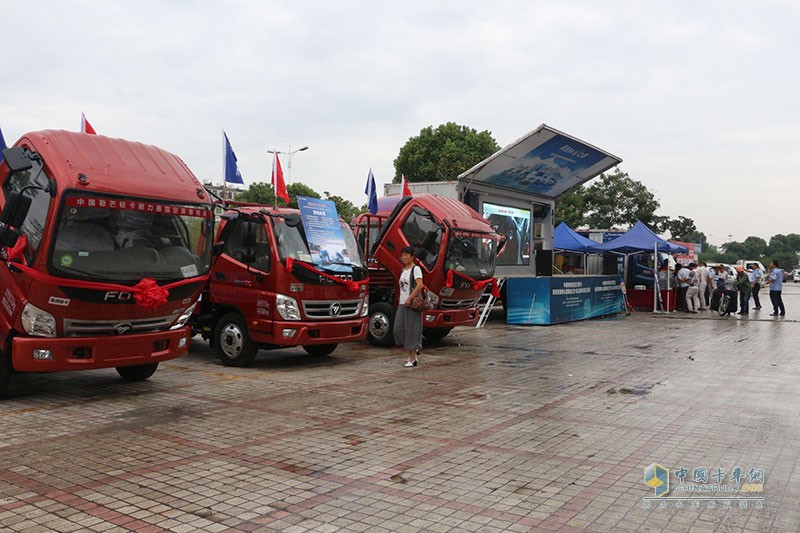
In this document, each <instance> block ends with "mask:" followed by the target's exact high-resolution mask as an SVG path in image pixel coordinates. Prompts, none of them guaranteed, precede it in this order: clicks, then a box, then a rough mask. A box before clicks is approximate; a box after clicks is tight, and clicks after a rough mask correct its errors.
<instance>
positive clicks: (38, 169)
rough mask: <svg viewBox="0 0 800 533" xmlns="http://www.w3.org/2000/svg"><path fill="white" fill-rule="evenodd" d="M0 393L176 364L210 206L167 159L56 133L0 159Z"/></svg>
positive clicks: (196, 289)
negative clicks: (26, 380)
mask: <svg viewBox="0 0 800 533" xmlns="http://www.w3.org/2000/svg"><path fill="white" fill-rule="evenodd" d="M0 176H1V177H2V186H3V191H2V208H3V209H2V214H0V247H1V248H2V252H1V253H2V259H3V260H2V264H1V265H0V291H2V296H0V298H1V299H2V306H1V307H2V310H0V393H5V392H6V389H7V387H8V385H9V380H10V378H11V374H12V373H13V372H60V371H66V370H88V369H100V368H112V367H113V368H116V370H117V372H118V373H119V375H120V376H122V378H123V379H125V380H128V381H139V380H144V379H147V378H148V377H150V376H151V375H152V374H153V372H155V370H156V368H157V367H158V364H159V362H161V361H166V360H168V359H173V358H176V357H180V356H182V355H184V354H186V353H187V352H188V350H189V338H190V335H191V330H190V328H189V326H187V321H188V319H189V316H190V315H191V312H192V310H193V308H194V306H195V304H196V303H197V299H198V297H199V295H200V291H201V290H202V288H203V286H204V285H205V282H206V280H207V279H208V271H209V267H210V258H211V248H212V245H213V224H214V220H213V206H212V204H211V202H210V199H209V197H208V194H207V193H206V191H205V190H204V189H203V186H202V185H201V184H200V182H199V181H198V180H197V178H195V176H194V175H193V174H192V172H191V171H190V170H189V169H188V168H187V166H186V165H185V164H184V163H183V161H181V160H180V159H179V158H178V157H177V156H175V155H173V154H171V153H169V152H166V151H164V150H161V149H160V148H156V147H154V146H147V145H144V144H141V143H137V142H130V141H125V140H122V139H112V138H108V137H104V136H100V135H87V134H83V133H73V132H66V131H54V130H47V131H40V132H35V133H28V134H26V135H24V136H22V137H21V138H20V139H19V140H18V141H17V142H16V144H15V145H14V147H12V148H7V149H5V150H3V162H2V163H1V164H0Z"/></svg>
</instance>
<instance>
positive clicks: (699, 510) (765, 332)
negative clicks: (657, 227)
mask: <svg viewBox="0 0 800 533" xmlns="http://www.w3.org/2000/svg"><path fill="white" fill-rule="evenodd" d="M784 299H785V301H786V307H787V311H788V315H787V317H786V318H782V319H776V318H772V317H769V316H767V315H768V313H769V312H770V310H769V308H768V307H765V308H764V309H762V310H760V311H758V312H751V315H750V318H746V319H740V318H737V317H728V318H720V317H718V316H716V315H714V314H712V313H707V312H706V313H702V314H699V315H689V314H681V313H674V314H669V315H662V314H653V313H648V312H637V313H634V314H633V315H631V316H628V317H625V316H620V317H613V318H607V319H601V320H591V321H585V322H578V323H572V324H565V325H559V326H549V327H522V326H507V325H505V324H504V322H503V321H502V320H501V319H500V317H499V313H498V312H495V316H493V319H492V320H491V321H490V322H489V323H488V325H487V326H486V328H484V329H482V330H474V329H461V330H455V331H454V332H453V334H451V336H449V337H447V338H445V339H444V340H442V341H440V342H437V343H435V344H431V345H428V346H426V349H425V350H424V352H423V355H422V356H421V358H420V360H421V365H420V366H419V367H417V368H413V369H407V368H403V367H402V363H403V359H402V355H401V354H400V353H399V352H398V351H397V350H388V349H378V348H374V347H371V346H369V345H368V344H366V343H356V344H351V345H345V346H340V347H339V348H338V349H337V350H336V351H335V352H334V353H333V354H332V355H331V356H328V357H310V356H307V355H305V352H303V351H302V350H301V349H291V350H276V351H262V352H260V355H259V358H258V359H257V360H256V363H255V365H254V367H252V368H249V369H236V368H227V367H224V366H222V365H220V364H219V363H218V362H217V359H216V357H215V356H214V355H213V353H212V352H211V351H210V350H209V348H208V346H207V344H206V343H204V342H203V341H202V340H200V339H199V338H195V339H194V340H193V343H192V352H191V353H190V354H189V355H188V356H187V357H184V358H182V359H178V360H175V361H170V362H168V363H163V364H162V365H161V367H160V368H159V370H158V372H156V374H155V375H154V376H153V377H152V378H151V379H150V380H149V381H147V382H142V383H135V384H130V383H125V382H123V381H122V380H121V379H120V378H119V377H118V376H117V374H116V372H115V371H114V370H107V371H93V372H84V373H72V374H55V375H22V376H20V375H18V376H15V378H16V380H15V381H14V383H13V384H12V386H11V389H10V394H11V397H10V398H8V399H6V400H3V401H2V411H0V525H2V530H3V531H14V532H17V531H25V532H38V531H42V532H44V531H59V532H61V531H141V532H159V531H175V532H189V531H210V532H218V531H219V532H222V531H225V532H243V531H286V532H302V531H321V532H334V531H377V532H383V531H385V532H403V531H409V532H413V531H434V532H448V531H452V532H460V531H484V532H499V531H699V532H703V531H721V532H732V531H764V532H766V531H798V529H799V528H800V505H798V504H799V503H800V468H798V449H800V422H799V421H800V402H798V401H797V393H798V382H800V362H798V350H797V345H798V340H800V323H798V322H797V321H795V320H794V319H793V317H796V318H800V287H795V286H792V285H791V284H790V285H788V286H787V287H786V289H785V291H784ZM765 301H767V299H765ZM654 463H655V464H656V465H657V468H656V471H657V470H658V468H663V469H666V470H668V471H669V479H670V483H671V486H670V488H671V491H670V492H668V493H666V495H662V496H659V497H657V496H656V493H657V492H658V491H659V490H661V489H660V488H659V487H657V485H658V482H652V483H651V485H647V484H645V482H644V470H645V468H647V467H648V466H650V465H653V464H654ZM704 479H705V480H706V481H705V482H704V481H703V480H704ZM759 485H760V488H761V489H762V490H761V491H759ZM662 487H663V486H662ZM714 487H716V490H714Z"/></svg>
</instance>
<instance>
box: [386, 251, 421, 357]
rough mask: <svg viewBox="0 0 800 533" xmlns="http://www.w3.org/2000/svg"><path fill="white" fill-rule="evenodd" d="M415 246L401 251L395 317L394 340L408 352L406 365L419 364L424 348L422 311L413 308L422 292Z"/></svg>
mask: <svg viewBox="0 0 800 533" xmlns="http://www.w3.org/2000/svg"><path fill="white" fill-rule="evenodd" d="M415 256H416V254H415V253H414V248H412V247H411V246H406V247H405V248H403V250H402V251H401V252H400V261H401V262H402V263H403V270H402V272H400V279H399V280H398V291H399V294H400V297H399V299H398V302H399V303H398V305H397V315H396V316H395V317H394V331H393V333H394V340H395V342H396V343H397V344H399V345H400V346H402V347H403V349H404V350H405V351H406V352H407V353H408V359H407V360H406V363H405V365H403V366H406V367H412V366H417V356H418V355H419V350H420V348H422V311H415V310H414V309H412V308H411V301H412V300H413V299H414V298H415V297H416V296H417V295H418V294H419V293H421V292H422V287H423V285H422V269H421V268H420V267H419V265H415V264H414V258H415Z"/></svg>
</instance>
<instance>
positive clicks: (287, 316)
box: [275, 294, 300, 320]
mask: <svg viewBox="0 0 800 533" xmlns="http://www.w3.org/2000/svg"><path fill="white" fill-rule="evenodd" d="M275 308H276V309H277V310H278V314H279V315H281V318H283V319H284V320H300V308H299V307H298V306H297V300H295V299H294V298H292V297H290V296H284V295H283V294H276V295H275Z"/></svg>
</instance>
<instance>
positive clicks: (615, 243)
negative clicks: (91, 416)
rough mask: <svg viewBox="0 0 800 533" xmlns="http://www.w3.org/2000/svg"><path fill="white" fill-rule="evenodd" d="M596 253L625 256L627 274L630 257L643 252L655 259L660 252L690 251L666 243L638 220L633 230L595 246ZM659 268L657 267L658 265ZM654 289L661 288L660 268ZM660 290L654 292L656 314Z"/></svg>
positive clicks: (655, 273) (655, 275) (655, 272)
mask: <svg viewBox="0 0 800 533" xmlns="http://www.w3.org/2000/svg"><path fill="white" fill-rule="evenodd" d="M593 251H595V252H612V253H617V254H621V255H624V256H625V272H626V273H627V270H628V256H630V255H631V254H638V253H642V252H652V253H653V254H654V257H656V258H657V257H658V252H666V253H668V254H674V253H678V252H683V253H685V252H688V251H689V249H688V248H686V247H685V246H680V245H678V244H675V243H671V242H669V241H666V240H664V239H662V238H661V237H659V236H658V235H656V234H655V233H654V232H653V230H651V229H650V228H648V227H647V224H645V223H644V222H642V221H641V220H638V221H637V222H636V224H634V225H633V227H632V228H631V229H629V230H628V231H627V232H625V233H624V234H623V235H620V236H619V237H617V238H616V239H614V240H611V241H608V242H607V243H603V244H598V245H596V246H594V249H593ZM656 267H657V265H656ZM653 277H654V287H656V288H660V287H659V284H658V268H654V270H653ZM669 290H670V286H669V276H667V298H669ZM659 295H660V290H658V289H656V290H654V291H653V312H656V309H657V307H658V303H659V300H660V298H659ZM667 309H669V300H668V301H667Z"/></svg>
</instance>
